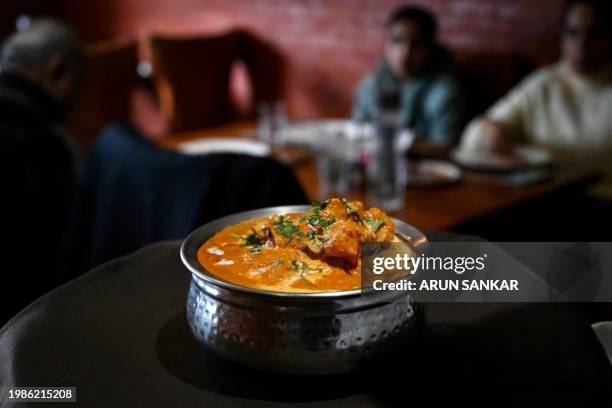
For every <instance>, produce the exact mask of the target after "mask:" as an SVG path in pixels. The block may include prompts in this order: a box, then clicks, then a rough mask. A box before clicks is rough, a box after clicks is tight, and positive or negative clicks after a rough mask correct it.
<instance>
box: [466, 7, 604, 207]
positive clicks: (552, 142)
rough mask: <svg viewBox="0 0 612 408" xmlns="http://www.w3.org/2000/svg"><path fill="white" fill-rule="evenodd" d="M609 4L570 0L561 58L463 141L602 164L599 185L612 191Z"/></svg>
mask: <svg viewBox="0 0 612 408" xmlns="http://www.w3.org/2000/svg"><path fill="white" fill-rule="evenodd" d="M611 3H612V1H610V0H573V1H570V2H569V3H568V5H567V7H566V9H565V14H564V27H563V36H562V42H561V48H562V58H561V60H560V61H559V62H558V63H556V64H554V65H551V66H548V67H545V68H542V69H540V70H538V71H536V72H534V73H533V74H531V75H530V76H528V77H527V78H526V79H525V80H523V81H522V82H521V83H520V84H519V85H518V86H516V87H515V88H514V89H513V90H511V91H510V92H509V93H508V95H506V96H505V97H504V98H502V99H501V100H499V101H498V102H497V103H495V104H494V106H493V107H491V108H490V109H489V110H488V111H487V112H486V114H485V115H484V117H481V118H477V119H475V120H474V121H472V123H470V124H469V125H468V127H467V128H466V130H465V132H464V134H463V136H462V140H461V148H462V149H468V150H473V151H481V152H504V151H506V152H507V151H509V150H510V149H511V147H512V146H513V145H514V144H516V143H532V144H536V145H539V146H542V147H544V148H546V149H548V150H549V151H550V152H551V153H552V154H553V157H554V158H555V160H556V161H558V162H561V163H570V164H572V165H576V166H584V167H591V168H593V169H596V170H598V171H600V172H601V173H602V174H603V175H604V182H603V183H602V184H600V185H599V186H598V188H597V191H596V192H597V193H601V194H602V195H604V196H606V197H610V198H612V17H611V11H610V10H611V6H612V4H611ZM606 179H607V180H606Z"/></svg>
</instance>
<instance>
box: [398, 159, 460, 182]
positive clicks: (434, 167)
mask: <svg viewBox="0 0 612 408" xmlns="http://www.w3.org/2000/svg"><path fill="white" fill-rule="evenodd" d="M459 179H461V169H460V168H459V167H457V166H455V165H454V164H452V163H449V162H445V161H440V160H420V161H418V162H414V163H411V164H410V167H409V168H408V178H407V182H408V186H411V187H428V186H439V185H444V184H450V183H455V182H457V181H459Z"/></svg>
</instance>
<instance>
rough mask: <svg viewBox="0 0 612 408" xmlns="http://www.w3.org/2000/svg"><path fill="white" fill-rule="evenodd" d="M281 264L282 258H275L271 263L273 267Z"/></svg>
mask: <svg viewBox="0 0 612 408" xmlns="http://www.w3.org/2000/svg"><path fill="white" fill-rule="evenodd" d="M282 264H283V260H282V259H277V260H276V261H274V263H273V264H272V266H273V267H275V268H276V267H277V266H280V265H282Z"/></svg>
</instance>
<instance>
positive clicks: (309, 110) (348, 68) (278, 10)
mask: <svg viewBox="0 0 612 408" xmlns="http://www.w3.org/2000/svg"><path fill="white" fill-rule="evenodd" d="M403 3H404V2H402V1H396V0H256V1H253V0H231V1H228V0H172V1H170V0H89V1H82V0H54V1H35V0H24V1H22V2H19V3H14V2H11V5H10V6H7V5H3V6H2V7H3V9H4V10H3V13H2V15H3V17H2V20H0V24H2V27H0V29H1V30H0V31H1V32H2V33H6V32H7V31H8V30H10V28H11V25H12V23H13V19H14V17H15V15H17V14H19V13H21V12H24V13H33V14H44V13H51V14H56V15H59V16H60V17H62V18H65V19H66V20H68V21H69V22H70V23H72V24H74V25H75V26H76V28H77V30H78V31H79V32H80V33H81V35H82V36H83V38H84V39H86V40H87V41H97V40H103V39H106V38H110V37H116V36H120V35H126V34H131V35H142V34H146V33H149V32H163V33H173V34H192V33H213V32H220V31H223V30H226V29H229V28H234V27H242V28H246V29H248V30H250V31H252V32H253V33H254V34H255V35H257V36H258V37H260V38H261V39H262V40H264V41H266V42H268V43H269V44H271V46H273V47H275V48H276V49H277V50H278V51H279V53H280V55H282V57H283V58H284V59H285V60H286V61H285V62H286V66H287V75H286V78H287V79H286V81H287V83H286V84H285V85H286V88H287V90H288V91H287V92H288V95H287V101H288V105H289V111H290V113H291V114H292V115H295V116H317V115H326V116H331V115H344V114H346V112H347V111H348V109H349V107H350V102H351V98H352V94H353V89H354V87H355V85H356V84H357V82H358V81H359V79H360V78H361V77H362V76H363V75H364V74H365V73H366V72H368V70H370V69H371V68H372V67H373V66H374V64H375V62H376V60H377V59H378V58H379V56H380V52H381V44H382V31H381V26H382V24H383V22H384V20H385V18H386V16H387V14H388V13H389V11H390V10H391V9H393V8H394V7H395V6H397V5H399V4H403ZM410 3H411V4H420V5H423V6H425V7H428V8H430V9H431V10H433V11H434V12H435V13H436V14H437V15H438V17H439V22H440V27H441V37H442V40H443V41H444V42H445V43H446V44H448V45H450V46H451V47H453V48H456V49H457V48H458V49H468V50H478V51H487V52H488V51H492V52H499V53H519V54H522V55H526V56H528V57H531V58H534V59H535V60H536V61H537V62H540V63H541V62H547V61H550V60H552V59H554V58H555V56H556V49H557V36H558V29H559V22H560V19H561V9H562V4H563V0H480V1H479V0H431V1H425V0H418V1H412V2H410ZM7 7H8V8H7ZM5 10H6V11H7V12H4V11H5Z"/></svg>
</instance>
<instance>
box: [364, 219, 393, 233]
mask: <svg viewBox="0 0 612 408" xmlns="http://www.w3.org/2000/svg"><path fill="white" fill-rule="evenodd" d="M388 219H389V217H387V216H386V215H385V216H384V217H383V218H381V219H380V220H377V219H376V218H373V217H370V216H367V215H366V216H365V217H363V221H365V222H366V224H368V225H369V226H370V229H371V230H372V231H373V232H376V231H378V229H379V228H380V227H381V225H383V224H384V223H385V221H387V220H388Z"/></svg>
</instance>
